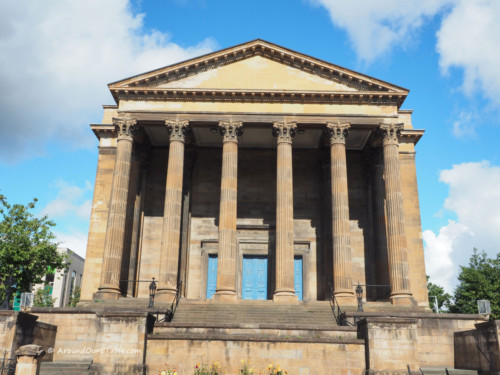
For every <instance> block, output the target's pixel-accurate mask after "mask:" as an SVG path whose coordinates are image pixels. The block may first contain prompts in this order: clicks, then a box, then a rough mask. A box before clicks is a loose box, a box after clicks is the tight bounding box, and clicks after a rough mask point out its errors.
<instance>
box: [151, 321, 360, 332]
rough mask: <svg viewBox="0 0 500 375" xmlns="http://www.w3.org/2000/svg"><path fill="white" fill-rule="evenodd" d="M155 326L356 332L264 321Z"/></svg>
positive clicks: (341, 327) (160, 325)
mask: <svg viewBox="0 0 500 375" xmlns="http://www.w3.org/2000/svg"><path fill="white" fill-rule="evenodd" d="M155 327H166V328H223V329H224V328H257V329H286V330H305V331H339V332H356V327H349V326H333V325H332V326H310V325H302V324H266V323H192V324H191V323H170V322H162V323H155Z"/></svg>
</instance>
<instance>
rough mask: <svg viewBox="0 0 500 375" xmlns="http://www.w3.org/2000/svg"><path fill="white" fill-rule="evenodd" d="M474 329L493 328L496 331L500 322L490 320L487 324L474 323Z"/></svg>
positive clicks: (499, 326)
mask: <svg viewBox="0 0 500 375" xmlns="http://www.w3.org/2000/svg"><path fill="white" fill-rule="evenodd" d="M474 326H475V327H476V328H479V329H481V328H489V327H495V328H497V329H500V320H490V321H488V322H482V323H476V324H474Z"/></svg>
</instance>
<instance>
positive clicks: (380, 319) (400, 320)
mask: <svg viewBox="0 0 500 375" xmlns="http://www.w3.org/2000/svg"><path fill="white" fill-rule="evenodd" d="M363 323H391V324H416V323H417V319H413V318H408V317H395V316H374V317H365V318H363V319H361V320H359V321H358V325H359V324H363Z"/></svg>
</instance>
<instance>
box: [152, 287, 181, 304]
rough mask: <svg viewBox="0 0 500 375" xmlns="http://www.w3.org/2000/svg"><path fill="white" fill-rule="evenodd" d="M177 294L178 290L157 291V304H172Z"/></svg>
mask: <svg viewBox="0 0 500 375" xmlns="http://www.w3.org/2000/svg"><path fill="white" fill-rule="evenodd" d="M176 294H177V291H176V290H170V289H167V290H161V291H158V292H156V294H155V304H156V303H161V304H171V303H172V302H174V300H175V295H176Z"/></svg>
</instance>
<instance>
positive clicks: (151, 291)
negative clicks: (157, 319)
mask: <svg viewBox="0 0 500 375" xmlns="http://www.w3.org/2000/svg"><path fill="white" fill-rule="evenodd" d="M155 294H156V281H155V278H154V277H153V281H151V284H149V306H148V309H151V308H153V307H154V304H155Z"/></svg>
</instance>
